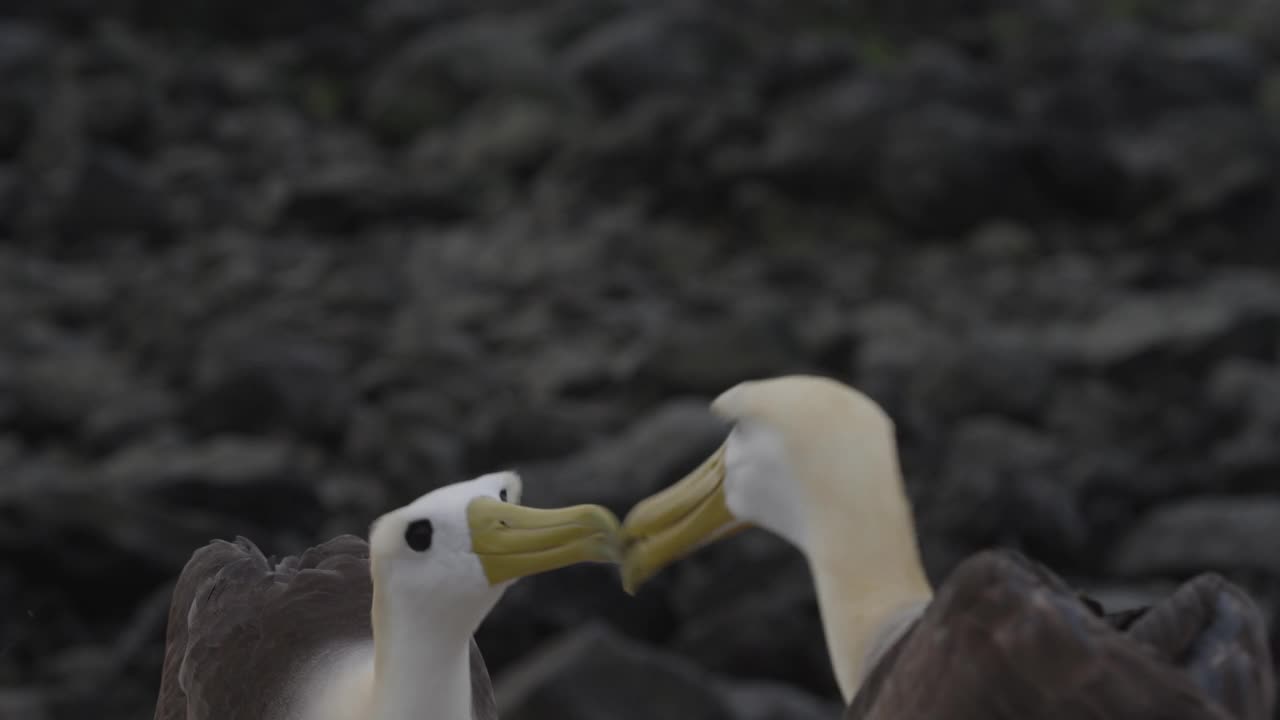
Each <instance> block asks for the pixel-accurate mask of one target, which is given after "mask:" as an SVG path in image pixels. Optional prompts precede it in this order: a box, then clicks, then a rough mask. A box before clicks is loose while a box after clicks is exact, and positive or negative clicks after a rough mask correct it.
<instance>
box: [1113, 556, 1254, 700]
mask: <svg viewBox="0 0 1280 720" xmlns="http://www.w3.org/2000/svg"><path fill="white" fill-rule="evenodd" d="M1127 633H1128V635H1129V636H1130V637H1132V638H1133V639H1135V640H1137V641H1139V642H1143V643H1146V644H1147V645H1149V646H1150V647H1152V648H1154V649H1155V650H1156V652H1158V653H1159V654H1160V656H1161V657H1163V658H1165V659H1166V660H1168V661H1169V662H1170V663H1173V664H1174V665H1176V666H1177V667H1179V668H1180V669H1182V671H1183V672H1184V673H1186V674H1187V675H1188V676H1189V677H1190V678H1191V681H1192V682H1193V683H1195V685H1196V687H1198V688H1199V689H1200V691H1201V692H1203V693H1205V694H1206V695H1208V696H1209V697H1212V698H1213V699H1214V700H1216V701H1217V702H1218V703H1219V704H1221V705H1222V706H1223V707H1225V708H1227V710H1228V711H1230V713H1231V714H1232V717H1235V718H1239V720H1271V717H1272V709H1273V708H1274V707H1275V702H1276V681H1275V676H1274V675H1273V674H1272V670H1271V668H1272V659H1271V648H1270V645H1269V643H1268V639H1267V627H1266V620H1265V619H1264V618H1263V615H1262V611H1261V610H1259V609H1258V606H1257V605H1255V604H1254V602H1253V600H1251V599H1250V598H1249V596H1248V594H1247V593H1245V592H1244V590H1243V589H1241V588H1240V587H1239V586H1237V585H1234V584H1232V583H1230V582H1228V581H1227V580H1226V579H1225V578H1223V577H1222V576H1220V575H1217V574H1215V573H1204V574H1202V575H1198V576H1196V577H1194V578H1192V579H1191V580H1189V581H1187V582H1186V583H1183V584H1182V585H1181V586H1180V587H1179V588H1178V589H1177V590H1176V591H1174V593H1173V594H1172V595H1170V596H1169V597H1167V598H1165V599H1164V600H1162V601H1161V602H1159V603H1157V604H1155V605H1153V606H1151V607H1149V608H1146V609H1145V611H1144V612H1143V613H1142V614H1141V615H1140V616H1139V617H1138V618H1137V619H1135V620H1134V621H1133V623H1132V624H1131V625H1130V626H1129V628H1128V630H1127Z"/></svg>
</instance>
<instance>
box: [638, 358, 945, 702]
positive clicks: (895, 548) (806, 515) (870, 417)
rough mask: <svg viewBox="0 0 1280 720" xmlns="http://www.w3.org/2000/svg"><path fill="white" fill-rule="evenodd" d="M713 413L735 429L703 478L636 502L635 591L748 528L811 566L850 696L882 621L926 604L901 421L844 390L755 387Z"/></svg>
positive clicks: (809, 380)
mask: <svg viewBox="0 0 1280 720" xmlns="http://www.w3.org/2000/svg"><path fill="white" fill-rule="evenodd" d="M711 408H712V411H713V412H715V413H716V414H717V415H719V416H721V417H723V418H724V419H726V420H729V421H730V422H732V423H733V430H732V431H731V432H730V434H729V437H728V439H727V440H726V441H725V442H724V444H723V445H722V446H721V447H720V448H719V449H718V450H717V451H716V452H715V453H714V454H713V455H712V456H711V457H710V458H709V459H708V460H707V461H706V462H705V463H703V465H702V466H700V467H699V468H698V469H697V470H695V471H693V472H692V473H690V474H689V475H687V476H686V477H685V478H683V479H682V480H680V481H679V482H677V483H675V484H674V485H672V486H671V487H668V488H666V489H665V490H663V491H661V492H659V493H657V494H655V495H653V496H652V497H649V498H647V499H645V500H644V501H642V502H640V503H638V504H637V505H636V506H635V507H634V508H633V509H632V510H631V512H630V513H629V514H628V515H627V518H626V520H625V521H624V522H623V535H624V539H625V541H626V542H627V543H628V550H627V556H626V558H625V560H624V563H623V583H624V587H626V589H627V590H628V591H629V592H634V591H635V590H636V588H637V587H638V586H639V585H640V584H642V583H643V582H644V581H645V580H647V579H648V578H650V577H651V576H652V575H654V574H655V573H657V572H658V571H659V570H661V569H662V568H663V567H665V566H666V565H668V564H670V563H672V562H675V561H676V560H678V559H680V558H681V557H683V556H685V555H688V554H689V553H691V552H692V551H693V550H695V549H696V548H698V547H701V546H703V545H706V544H708V543H710V542H713V541H715V540H718V539H720V538H723V537H726V536H727V535H729V534H731V533H733V532H735V531H737V530H739V529H742V528H745V527H749V526H753V525H754V526H759V527H761V528H764V529H766V530H769V531H771V532H773V533H775V534H777V535H779V536H781V537H783V538H785V539H786V540H788V541H789V542H790V543H791V544H793V545H794V546H796V547H797V548H798V549H799V550H800V551H801V552H802V553H803V554H804V555H805V558H806V559H807V560H808V562H809V565H810V567H811V569H812V571H813V574H814V579H815V583H816V585H817V588H818V594H819V602H820V605H821V608H822V613H823V622H824V627H825V629H826V631H827V636H828V641H829V643H830V644H831V645H832V648H831V650H832V660H833V666H834V669H835V671H836V674H837V678H838V679H839V680H840V683H841V687H842V688H843V689H845V691H846V693H847V694H848V693H851V692H852V689H853V688H854V687H856V685H857V682H858V678H859V675H860V672H861V669H862V665H863V660H864V659H865V655H866V653H867V652H868V650H869V648H870V646H871V645H873V644H874V640H875V638H874V633H875V632H876V631H877V630H878V628H879V625H880V624H882V623H883V621H884V616H885V615H886V613H889V612H890V611H891V610H894V609H896V608H898V607H899V606H902V605H906V604H910V603H917V602H919V601H921V600H922V599H927V598H928V597H929V595H930V592H931V591H930V589H929V586H928V583H927V581H926V580H925V577H924V573H923V571H922V569H921V563H920V558H919V553H918V550H917V543H916V537H915V528H914V523H913V521H912V517H911V509H910V504H909V502H908V500H907V497H906V493H905V489H904V486H903V482H902V475H901V472H900V471H899V466H898V453H897V444H896V441H895V437H894V426H893V422H892V420H890V418H889V416H888V415H887V414H886V413H885V412H884V410H883V409H881V408H880V406H879V405H878V404H876V403H875V401H873V400H871V399H870V398H869V397H867V396H866V395H864V394H863V393H861V392H859V391H857V390H855V389H853V388H851V387H848V386H847V385H844V384H842V383H839V382H836V381H834V380H831V379H828V378H823V377H815V376H808V375H790V376H784V377H778V378H771V379H767V380H757V381H751V382H745V383H742V384H740V385H737V386H735V387H733V388H730V389H729V390H728V391H726V392H724V393H723V394H721V395H720V396H719V397H718V398H716V400H715V401H714V402H713V403H712V405H711Z"/></svg>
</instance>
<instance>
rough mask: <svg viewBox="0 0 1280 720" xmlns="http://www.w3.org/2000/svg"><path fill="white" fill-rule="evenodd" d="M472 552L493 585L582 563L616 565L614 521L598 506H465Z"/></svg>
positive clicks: (480, 502)
mask: <svg viewBox="0 0 1280 720" xmlns="http://www.w3.org/2000/svg"><path fill="white" fill-rule="evenodd" d="M467 525H468V526H469V527H470V529H471V550H472V552H474V553H475V554H476V555H477V556H478V557H479V558H480V564H481V566H483V567H484V573H485V575H486V576H487V577H488V578H489V582H490V583H491V584H493V585H497V584H499V583H502V582H506V581H507V580H515V579H517V578H522V577H525V576H528V575H536V574H538V573H542V572H547V571H548V570H556V569H558V568H562V567H568V566H569V565H576V564H577V563H582V562H601V563H617V562H619V561H620V560H621V555H622V548H621V545H622V538H621V535H620V533H619V528H618V518H617V517H615V516H614V514H613V513H612V512H609V510H608V509H607V508H604V507H601V506H599V505H575V506H573V507H567V508H557V509H552V510H544V509H541V508H531V507H525V506H523V505H516V504H514V503H508V502H502V501H501V500H495V499H493V498H488V497H481V498H476V499H475V500H472V501H471V504H470V505H469V506H467Z"/></svg>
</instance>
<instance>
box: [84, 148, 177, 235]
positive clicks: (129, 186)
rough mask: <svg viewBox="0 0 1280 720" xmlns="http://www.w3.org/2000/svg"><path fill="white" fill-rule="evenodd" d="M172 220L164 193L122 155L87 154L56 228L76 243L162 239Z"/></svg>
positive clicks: (135, 162) (101, 152)
mask: <svg viewBox="0 0 1280 720" xmlns="http://www.w3.org/2000/svg"><path fill="white" fill-rule="evenodd" d="M170 223H171V218H170V216H169V206H168V203H167V202H166V199H165V194H164V191H163V189H162V188H161V187H160V186H159V185H157V184H156V183H155V182H154V181H153V180H152V179H151V178H150V177H148V176H147V172H146V168H145V167H144V166H142V165H141V164H139V163H138V162H137V161H136V160H134V159H133V158H131V157H130V156H128V155H126V154H125V153H123V152H120V151H115V150H100V151H96V152H91V153H90V154H89V156H88V158H87V159H86V160H85V162H84V164H83V166H82V167H80V168H79V171H78V174H77V177H76V181H75V184H74V185H73V186H72V188H71V192H70V194H69V196H68V197H67V198H66V206H65V208H64V211H63V213H62V217H61V223H60V224H61V229H62V232H63V233H64V234H66V235H67V236H68V237H71V238H74V240H75V242H76V243H78V244H81V243H86V242H93V240H92V239H93V238H99V239H102V240H103V241H105V239H106V238H108V237H110V236H112V235H116V234H133V233H137V234H140V235H142V236H144V237H146V238H149V239H150V238H159V237H162V236H163V234H164V232H165V231H166V230H167V229H169V227H170Z"/></svg>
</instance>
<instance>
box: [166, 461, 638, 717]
mask: <svg viewBox="0 0 1280 720" xmlns="http://www.w3.org/2000/svg"><path fill="white" fill-rule="evenodd" d="M520 496H521V480H520V477H519V475H518V474H516V473H514V472H499V473H492V474H487V475H483V476H480V477H478V478H474V479H471V480H467V481H464V482H459V483H455V484H452V485H446V486H443V487H440V488H438V489H436V490H433V491H432V492H429V493H427V494H425V495H423V496H422V497H420V498H418V499H417V500H415V501H413V502H412V503H410V504H408V505H406V506H404V507H401V508H398V509H396V510H393V511H391V512H389V513H387V514H385V515H383V516H381V517H379V518H378V519H377V520H375V521H374V522H373V524H372V526H371V527H370V531H369V540H368V542H367V543H366V542H365V541H364V540H363V539H361V538H359V537H356V536H354V535H342V536H339V537H336V538H334V539H332V540H329V541H327V542H325V543H323V544H321V545H318V546H315V547H312V548H310V549H308V550H306V551H305V552H303V553H302V554H301V555H298V556H290V557H286V558H284V559H283V560H281V561H279V562H272V561H269V560H268V559H267V558H266V557H265V556H264V555H263V553H262V552H261V551H260V550H259V549H258V548H257V547H256V546H255V545H254V544H253V543H252V542H250V541H249V540H246V539H244V538H239V537H238V538H236V540H235V542H227V541H222V540H215V541H213V542H211V543H210V544H208V545H206V546H204V547H202V548H200V549H198V550H196V551H195V552H194V553H193V555H192V557H191V559H190V560H189V561H188V562H187V564H186V566H185V567H184V568H183V570H182V572H181V574H180V575H179V577H178V581H177V584H176V586H175V588H174V591H173V598H172V601H171V605H170V610H169V618H168V628H167V637H166V647H165V655H164V664H163V671H162V672H163V674H162V677H161V685H160V693H159V698H158V702H157V704H156V710H155V718H156V720H242V719H244V720H248V719H250V718H252V719H253V720H356V719H357V718H359V719H360V720H422V719H424V718H430V719H431V720H492V718H496V717H497V709H496V705H495V703H494V698H493V689H492V686H491V685H490V680H489V673H488V670H487V669H486V667H485V663H484V659H483V657H482V656H481V653H480V650H479V648H478V647H477V646H476V643H475V640H474V639H473V635H474V633H475V631H476V630H477V628H479V626H480V624H481V622H482V621H483V620H484V618H485V616H486V615H487V614H488V613H489V611H490V610H491V609H492V608H493V607H494V605H495V604H497V602H498V600H499V599H500V598H501V597H502V594H503V593H504V592H505V590H506V589H507V588H508V587H510V586H511V585H512V584H513V583H514V582H515V581H516V580H518V579H519V578H521V577H524V576H528V575H533V574H536V573H541V572H546V571H549V570H554V569H557V568H561V567H565V566H568V565H572V564H576V563H580V562H601V563H616V562H617V561H618V559H619V546H618V540H619V538H618V521H617V518H616V517H614V515H613V514H612V513H611V512H610V511H609V510H607V509H606V508H603V507H600V506H598V505H576V506H573V507H567V508H560V509H535V508H530V507H524V506H521V505H520V504H519V503H520Z"/></svg>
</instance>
